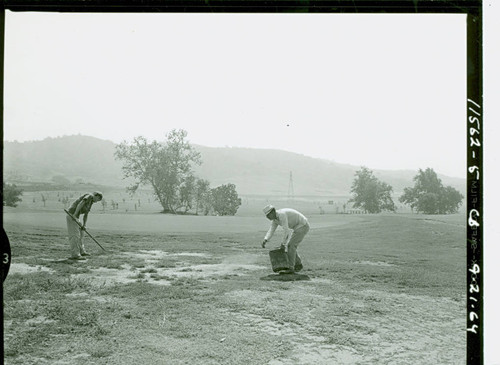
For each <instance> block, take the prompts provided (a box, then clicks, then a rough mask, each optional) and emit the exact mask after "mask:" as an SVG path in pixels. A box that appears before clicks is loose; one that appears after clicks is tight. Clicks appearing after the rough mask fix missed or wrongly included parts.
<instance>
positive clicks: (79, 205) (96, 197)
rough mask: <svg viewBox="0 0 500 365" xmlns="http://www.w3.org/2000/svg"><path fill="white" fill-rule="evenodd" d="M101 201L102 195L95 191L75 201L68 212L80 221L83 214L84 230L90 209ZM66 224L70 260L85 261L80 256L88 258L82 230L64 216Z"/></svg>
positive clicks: (68, 217) (69, 218)
mask: <svg viewBox="0 0 500 365" xmlns="http://www.w3.org/2000/svg"><path fill="white" fill-rule="evenodd" d="M100 200H102V193H100V192H98V191H95V192H93V193H92V194H84V195H82V196H80V197H79V198H78V199H76V200H75V201H74V202H73V204H71V207H69V209H68V212H69V213H70V214H72V215H73V216H74V217H75V218H76V219H80V215H82V214H83V224H82V226H83V227H84V228H85V227H86V224H87V218H88V215H89V212H90V208H92V204H94V203H96V202H98V201H100ZM66 224H67V226H68V236H69V245H70V250H71V257H70V259H73V260H85V258H84V257H82V256H90V255H89V253H87V251H85V247H83V241H82V238H83V229H81V228H80V227H79V226H78V224H77V223H76V222H75V221H74V220H73V219H71V217H70V216H68V215H67V216H66Z"/></svg>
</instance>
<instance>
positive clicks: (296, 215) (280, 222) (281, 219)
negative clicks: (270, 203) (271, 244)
mask: <svg viewBox="0 0 500 365" xmlns="http://www.w3.org/2000/svg"><path fill="white" fill-rule="evenodd" d="M276 217H277V218H276V219H273V220H272V222H271V227H270V228H269V231H267V233H266V236H265V237H264V239H266V240H267V241H269V240H270V239H271V237H272V236H273V235H274V232H275V231H276V228H278V226H281V227H282V228H283V231H284V233H285V235H284V237H283V244H284V245H285V246H286V247H288V242H290V239H291V238H292V232H293V231H294V230H296V229H299V228H301V227H304V226H305V225H307V224H308V223H309V221H308V220H307V218H306V217H304V215H303V214H302V213H300V212H298V211H296V210H295V209H291V208H283V209H277V210H276Z"/></svg>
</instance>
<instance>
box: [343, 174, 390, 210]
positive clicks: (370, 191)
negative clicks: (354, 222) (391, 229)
mask: <svg viewBox="0 0 500 365" xmlns="http://www.w3.org/2000/svg"><path fill="white" fill-rule="evenodd" d="M351 193H352V194H353V197H352V198H351V199H349V202H354V205H353V207H354V208H361V209H363V210H365V211H367V212H368V213H380V212H381V211H383V210H389V211H392V212H394V211H395V210H396V206H395V205H394V202H393V200H392V198H391V193H392V186H390V185H388V184H387V183H385V182H382V181H380V180H379V179H377V178H376V177H375V176H373V171H371V170H369V169H368V168H366V167H364V166H362V167H361V169H360V170H358V171H356V174H355V178H354V182H353V183H352V186H351Z"/></svg>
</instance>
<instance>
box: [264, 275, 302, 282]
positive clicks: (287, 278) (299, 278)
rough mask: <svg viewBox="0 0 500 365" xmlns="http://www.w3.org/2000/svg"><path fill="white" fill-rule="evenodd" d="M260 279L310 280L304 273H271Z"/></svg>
mask: <svg viewBox="0 0 500 365" xmlns="http://www.w3.org/2000/svg"><path fill="white" fill-rule="evenodd" d="M260 280H268V281H299V280H311V278H310V277H309V276H307V275H304V274H284V275H281V274H271V275H267V276H263V277H261V278H260Z"/></svg>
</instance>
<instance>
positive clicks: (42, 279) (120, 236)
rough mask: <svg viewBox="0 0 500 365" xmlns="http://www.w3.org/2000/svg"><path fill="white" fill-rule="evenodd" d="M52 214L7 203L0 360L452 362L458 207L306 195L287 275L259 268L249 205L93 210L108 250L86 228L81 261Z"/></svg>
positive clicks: (457, 354) (94, 226) (461, 344)
mask: <svg viewBox="0 0 500 365" xmlns="http://www.w3.org/2000/svg"><path fill="white" fill-rule="evenodd" d="M259 204H260V202H259ZM259 206H260V205H259ZM63 214H64V213H62V214H61V212H58V211H56V209H52V210H51V209H47V210H43V209H39V210H38V211H35V210H33V209H27V208H23V207H22V206H21V207H20V208H16V209H12V208H8V209H5V211H4V219H5V229H6V232H7V234H8V236H9V238H10V241H11V248H12V256H13V261H12V266H11V270H10V272H9V276H8V277H7V279H6V281H5V282H4V318H5V323H4V326H5V362H6V364H137V363H141V364H228V365H233V364H234V365H237V364H273V365H277V364H463V363H465V349H466V347H465V338H466V332H465V293H466V282H465V278H466V276H465V264H464V262H465V255H466V249H465V218H464V216H463V215H450V216H424V215H416V214H415V215H413V214H390V215H344V214H323V215H319V214H313V212H312V210H311V212H310V222H311V226H312V229H311V231H310V233H309V235H308V236H306V239H305V240H304V242H303V243H302V244H301V245H300V246H299V250H300V251H299V252H300V253H301V256H302V258H303V262H304V270H303V272H301V274H303V275H302V276H300V277H299V276H298V277H297V278H298V279H303V280H291V279H293V277H289V276H286V277H285V276H279V275H276V274H274V273H273V272H272V270H271V267H270V262H269V257H268V250H267V249H262V248H261V247H260V242H261V240H262V237H263V235H264V233H265V230H266V229H267V226H268V222H267V221H266V220H265V218H264V217H261V216H259V212H258V211H257V213H256V214H255V215H254V216H250V215H248V216H237V217H196V216H180V217H179V216H169V215H162V214H154V213H151V214H149V213H143V214H129V213H127V214H125V213H115V214H104V213H103V214H100V213H98V212H97V211H95V212H94V213H92V214H91V216H90V218H89V224H88V225H89V227H90V229H91V232H92V233H93V234H94V236H95V237H96V238H97V239H98V240H99V242H100V243H101V244H102V245H103V246H104V247H105V248H106V249H107V252H103V251H102V250H100V249H99V248H98V247H97V246H96V245H95V244H94V243H93V242H92V241H91V240H90V239H88V238H86V239H85V243H86V245H87V247H88V248H89V250H90V251H91V253H92V256H91V257H90V258H89V259H88V260H86V261H81V262H71V261H68V260H67V259H66V258H67V257H68V254H69V245H68V243H67V238H66V230H65V227H64V221H65V219H64V215H63ZM280 238H281V232H280V231H279V230H278V231H277V235H276V236H275V238H274V239H273V241H271V243H270V246H269V248H273V246H274V245H277V244H278V243H279V239H280ZM286 279H287V280H286Z"/></svg>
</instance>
